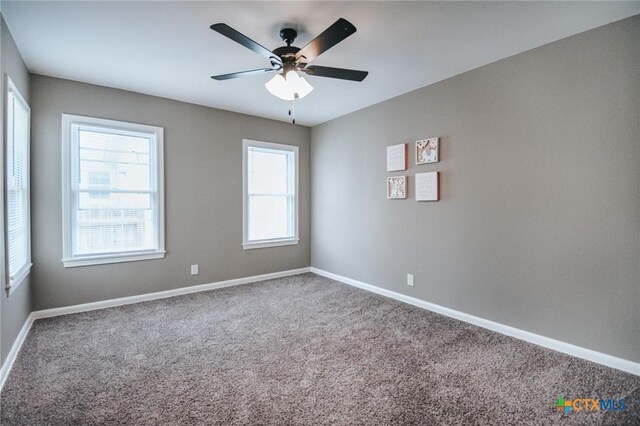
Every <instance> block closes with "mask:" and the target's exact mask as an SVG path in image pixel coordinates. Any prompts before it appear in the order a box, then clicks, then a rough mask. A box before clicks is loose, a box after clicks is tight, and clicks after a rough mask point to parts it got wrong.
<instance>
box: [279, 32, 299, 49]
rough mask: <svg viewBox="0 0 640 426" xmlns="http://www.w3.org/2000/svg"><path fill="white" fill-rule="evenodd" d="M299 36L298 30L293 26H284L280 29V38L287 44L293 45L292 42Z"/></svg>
mask: <svg viewBox="0 0 640 426" xmlns="http://www.w3.org/2000/svg"><path fill="white" fill-rule="evenodd" d="M296 37H298V32H297V31H296V30H294V29H293V28H283V29H281V30H280V38H282V41H284V42H285V43H287V46H291V43H293V41H294V40H295V39H296Z"/></svg>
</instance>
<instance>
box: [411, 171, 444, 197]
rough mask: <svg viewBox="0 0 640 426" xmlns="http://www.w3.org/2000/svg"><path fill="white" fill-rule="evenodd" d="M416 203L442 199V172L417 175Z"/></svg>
mask: <svg viewBox="0 0 640 426" xmlns="http://www.w3.org/2000/svg"><path fill="white" fill-rule="evenodd" d="M415 188H416V201H438V200H439V199H440V172H430V173H416V183H415Z"/></svg>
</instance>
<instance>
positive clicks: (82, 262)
mask: <svg viewBox="0 0 640 426" xmlns="http://www.w3.org/2000/svg"><path fill="white" fill-rule="evenodd" d="M73 125H87V126H91V127H105V128H106V129H112V130H113V129H117V130H121V131H124V132H136V133H150V134H153V135H155V142H156V147H155V154H156V164H155V172H156V185H157V190H156V194H157V206H158V208H157V218H156V220H157V223H156V228H157V232H158V235H157V236H156V238H157V248H156V249H154V250H140V251H126V252H116V253H101V254H94V255H82V256H73V248H72V244H73V241H72V235H71V233H72V231H73V217H72V213H73V209H72V206H71V201H72V189H71V184H72V182H71V179H72V177H71V143H72V134H71V133H72V132H71V129H72V126H73ZM164 208H165V206H164V129H163V128H162V127H157V126H150V125H146V124H138V123H130V122H126V121H118V120H107V119H103V118H95V117H86V116H81V115H72V114H62V253H63V257H62V263H63V265H64V267H65V268H73V267H77V266H89V265H103V264H108V263H121V262H134V261H140V260H150V259H161V258H164V256H165V254H166V251H165V246H164V244H165V240H164V233H165V229H164V228H165V226H164V214H165V213H164Z"/></svg>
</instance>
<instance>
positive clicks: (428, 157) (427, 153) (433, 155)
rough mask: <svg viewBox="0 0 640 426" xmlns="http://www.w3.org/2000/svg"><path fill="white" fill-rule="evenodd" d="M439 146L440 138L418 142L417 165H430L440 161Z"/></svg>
mask: <svg viewBox="0 0 640 426" xmlns="http://www.w3.org/2000/svg"><path fill="white" fill-rule="evenodd" d="M439 146H440V139H439V138H430V139H425V140H421V141H416V164H429V163H437V162H438V161H440V158H439V154H438V151H439Z"/></svg>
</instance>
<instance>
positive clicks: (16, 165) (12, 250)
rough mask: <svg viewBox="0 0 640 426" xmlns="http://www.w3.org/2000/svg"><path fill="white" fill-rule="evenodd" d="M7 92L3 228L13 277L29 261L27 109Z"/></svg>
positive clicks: (10, 271) (10, 91)
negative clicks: (4, 214)
mask: <svg viewBox="0 0 640 426" xmlns="http://www.w3.org/2000/svg"><path fill="white" fill-rule="evenodd" d="M13 90H14V89H11V88H10V89H9V91H8V93H7V167H6V170H5V171H6V180H5V181H6V194H7V205H6V216H7V217H6V221H7V223H6V226H7V228H6V232H7V258H8V268H9V276H10V277H11V278H12V279H13V278H14V277H15V276H16V275H18V274H19V273H20V272H21V271H23V270H24V268H26V267H27V265H28V264H29V263H30V262H31V259H30V254H29V245H30V242H29V116H30V113H29V109H28V106H27V105H26V104H24V103H23V102H22V100H21V99H20V97H19V96H18V95H17V94H16V93H15V92H14V91H13Z"/></svg>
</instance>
